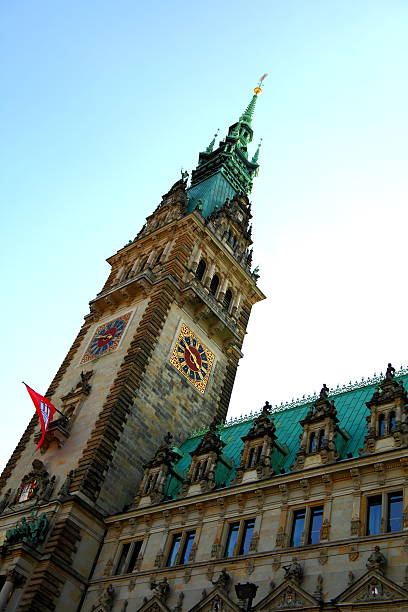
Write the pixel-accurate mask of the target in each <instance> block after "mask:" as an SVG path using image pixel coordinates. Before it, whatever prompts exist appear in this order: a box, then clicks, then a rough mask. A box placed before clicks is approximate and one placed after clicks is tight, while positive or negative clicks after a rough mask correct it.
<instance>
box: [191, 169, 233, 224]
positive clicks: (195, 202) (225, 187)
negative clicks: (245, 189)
mask: <svg viewBox="0 0 408 612" xmlns="http://www.w3.org/2000/svg"><path fill="white" fill-rule="evenodd" d="M235 193H236V191H235V189H234V188H233V186H232V185H231V184H230V183H229V182H228V181H227V179H226V178H224V176H223V175H222V173H221V172H218V173H217V174H215V175H214V176H210V178H208V179H207V180H206V181H202V182H201V183H198V185H195V187H191V188H190V189H189V190H188V198H189V202H188V212H189V213H190V212H192V211H193V210H195V208H198V209H199V210H200V212H201V214H202V215H203V217H206V218H207V217H208V216H209V215H210V214H211V213H212V212H213V211H214V210H216V209H217V208H221V207H222V206H223V204H224V202H225V200H226V199H227V198H229V199H230V200H231V199H232V198H233V196H234V195H235Z"/></svg>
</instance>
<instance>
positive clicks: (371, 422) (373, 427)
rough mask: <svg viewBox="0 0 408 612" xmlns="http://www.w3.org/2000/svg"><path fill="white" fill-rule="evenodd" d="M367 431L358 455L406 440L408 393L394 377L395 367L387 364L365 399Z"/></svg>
mask: <svg viewBox="0 0 408 612" xmlns="http://www.w3.org/2000/svg"><path fill="white" fill-rule="evenodd" d="M366 405H367V407H368V408H369V410H370V414H369V415H368V416H367V419H366V421H367V433H366V436H365V438H364V446H363V448H362V449H360V451H359V452H360V454H361V455H368V454H372V453H375V452H378V451H382V450H389V449H392V448H398V447H400V446H402V445H403V444H407V442H408V394H407V391H406V389H405V387H404V385H403V383H402V382H399V381H397V380H396V379H395V368H394V367H393V366H392V365H391V363H389V364H388V366H387V370H386V373H385V378H384V379H383V380H382V382H381V383H380V384H379V386H378V387H377V388H376V390H375V391H374V393H373V395H372V397H371V399H370V401H368V402H367V403H366Z"/></svg>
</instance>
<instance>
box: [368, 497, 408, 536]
mask: <svg viewBox="0 0 408 612" xmlns="http://www.w3.org/2000/svg"><path fill="white" fill-rule="evenodd" d="M396 495H400V496H401V515H400V517H399V518H400V521H401V529H398V530H392V529H390V525H391V524H390V498H391V497H392V496H396ZM375 497H378V498H381V514H380V529H379V531H378V533H369V524H370V521H369V508H370V501H369V500H370V499H374V498H375ZM403 514H404V490H403V487H401V488H400V489H388V490H387V491H380V492H377V493H373V494H372V495H370V494H369V493H367V494H366V495H365V497H364V506H363V516H364V534H365V535H366V536H368V535H369V536H374V535H381V534H383V533H401V532H402V531H403ZM394 520H395V519H394Z"/></svg>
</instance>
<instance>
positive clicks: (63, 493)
mask: <svg viewBox="0 0 408 612" xmlns="http://www.w3.org/2000/svg"><path fill="white" fill-rule="evenodd" d="M73 476H74V470H71V471H70V472H68V474H67V477H66V478H65V480H64V482H63V485H62V487H61V488H60V490H59V493H58V497H66V496H67V495H69V489H70V487H71V483H72V478H73Z"/></svg>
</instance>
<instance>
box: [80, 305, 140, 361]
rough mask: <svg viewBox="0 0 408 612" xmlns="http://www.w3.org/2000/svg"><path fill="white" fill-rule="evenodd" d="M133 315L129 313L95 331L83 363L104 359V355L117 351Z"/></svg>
mask: <svg viewBox="0 0 408 612" xmlns="http://www.w3.org/2000/svg"><path fill="white" fill-rule="evenodd" d="M131 314H132V313H130V312H128V313H127V314H125V315H122V316H120V317H118V318H117V319H113V320H112V321H109V322H108V323H104V324H103V325H100V326H99V327H98V328H97V330H96V331H95V333H94V335H93V337H92V340H91V341H90V343H89V345H88V348H87V349H86V351H85V355H84V356H83V357H82V360H81V363H86V362H87V361H90V360H91V359H96V358H97V357H102V355H107V354H108V353H110V352H112V351H114V350H115V349H117V347H118V346H119V342H120V339H121V338H122V336H123V333H124V331H125V328H126V326H127V324H128V322H129V319H130V316H131Z"/></svg>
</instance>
